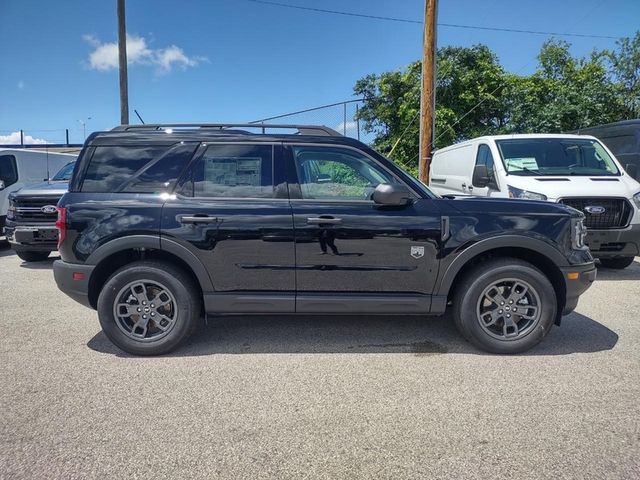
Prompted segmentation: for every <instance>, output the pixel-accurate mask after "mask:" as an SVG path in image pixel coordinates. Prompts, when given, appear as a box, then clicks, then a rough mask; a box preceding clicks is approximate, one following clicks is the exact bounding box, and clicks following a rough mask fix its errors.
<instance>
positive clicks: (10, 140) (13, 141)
mask: <svg viewBox="0 0 640 480" xmlns="http://www.w3.org/2000/svg"><path fill="white" fill-rule="evenodd" d="M24 143H25V144H26V145H41V144H45V143H49V142H47V141H46V140H44V139H42V138H34V137H32V136H31V135H25V136H24ZM19 144H20V132H11V133H10V134H9V135H0V145H19Z"/></svg>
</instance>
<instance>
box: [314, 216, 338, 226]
mask: <svg viewBox="0 0 640 480" xmlns="http://www.w3.org/2000/svg"><path fill="white" fill-rule="evenodd" d="M339 223H342V219H341V218H335V217H311V218H307V224H309V225H337V224H339Z"/></svg>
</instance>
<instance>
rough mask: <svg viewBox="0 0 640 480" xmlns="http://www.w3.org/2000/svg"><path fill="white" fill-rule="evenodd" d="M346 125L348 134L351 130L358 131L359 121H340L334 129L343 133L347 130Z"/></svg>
mask: <svg viewBox="0 0 640 480" xmlns="http://www.w3.org/2000/svg"><path fill="white" fill-rule="evenodd" d="M345 127H347V128H346V129H347V135H349V133H350V132H357V131H358V122H347V123H344V122H340V123H339V124H338V125H336V126H335V127H334V128H333V129H334V130H336V131H337V132H339V133H343V132H344V130H345Z"/></svg>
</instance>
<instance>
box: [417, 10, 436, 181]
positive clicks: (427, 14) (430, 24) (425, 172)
mask: <svg viewBox="0 0 640 480" xmlns="http://www.w3.org/2000/svg"><path fill="white" fill-rule="evenodd" d="M437 1H438V0H425V3H424V36H423V48H422V89H421V96H420V157H419V162H418V175H419V178H420V181H421V182H423V183H427V182H428V181H429V163H430V162H431V149H432V148H433V145H432V143H433V129H434V119H435V99H436V95H435V93H436V92H435V90H436V89H435V64H436V62H435V60H436V8H437Z"/></svg>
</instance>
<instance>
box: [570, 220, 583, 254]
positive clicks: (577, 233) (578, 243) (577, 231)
mask: <svg viewBox="0 0 640 480" xmlns="http://www.w3.org/2000/svg"><path fill="white" fill-rule="evenodd" d="M586 236H587V227H585V226H584V217H575V218H572V219H571V247H572V248H573V249H574V250H579V249H581V248H584V239H585V237H586Z"/></svg>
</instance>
